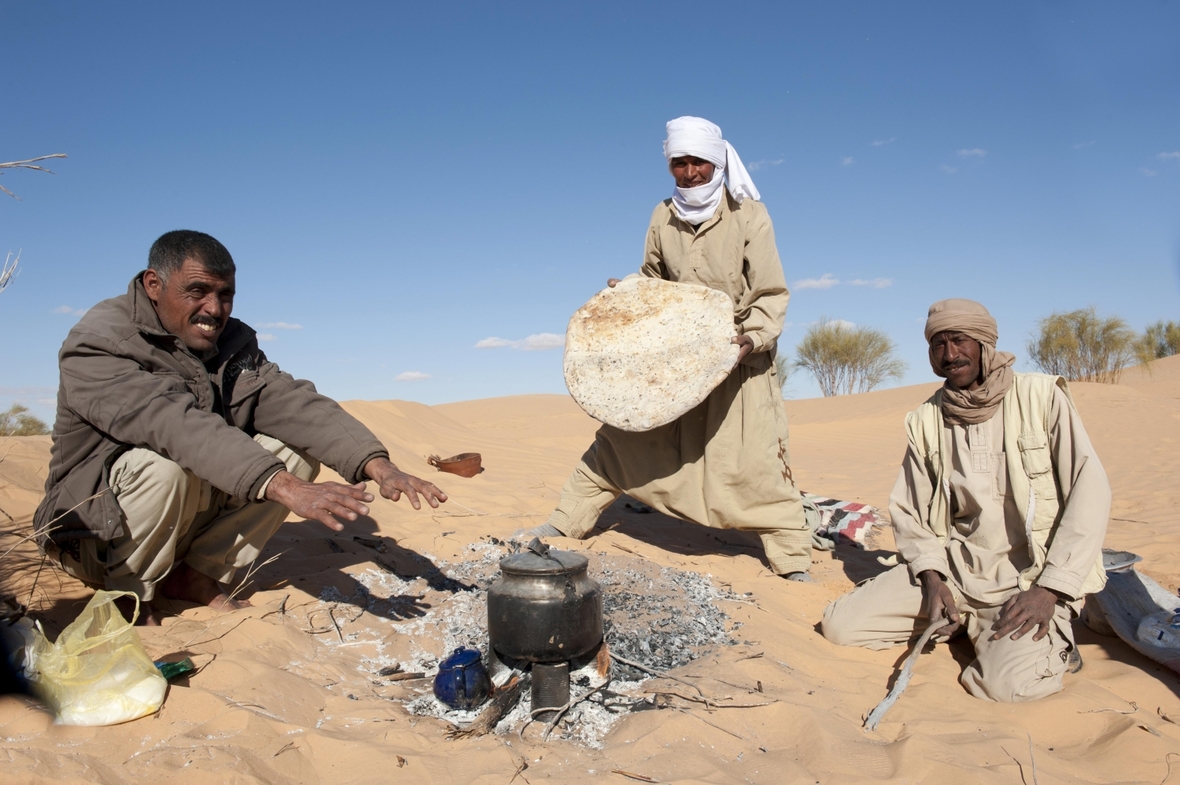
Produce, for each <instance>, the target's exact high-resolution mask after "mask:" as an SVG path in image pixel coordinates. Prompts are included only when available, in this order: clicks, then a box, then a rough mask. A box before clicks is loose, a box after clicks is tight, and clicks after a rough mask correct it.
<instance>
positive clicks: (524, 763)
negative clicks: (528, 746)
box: [508, 755, 532, 785]
mask: <svg viewBox="0 0 1180 785" xmlns="http://www.w3.org/2000/svg"><path fill="white" fill-rule="evenodd" d="M528 767H529V762H528V761H527V760H525V758H524V756H523V755H521V756H520V764H519V765H518V766H517V767H516V771H514V772H512V779H510V780H508V785H512V783H514V782H516V778H517V777H520V778H521V779H522V780H524V781H525V785H532V784H531V783H530V782H529V779H528V777H526V776H524V771H525V769H527V768H528Z"/></svg>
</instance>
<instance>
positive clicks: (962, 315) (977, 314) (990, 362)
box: [926, 299, 1016, 425]
mask: <svg viewBox="0 0 1180 785" xmlns="http://www.w3.org/2000/svg"><path fill="white" fill-rule="evenodd" d="M947 330H951V331H953V332H959V333H963V334H964V335H966V336H968V337H971V338H974V339H975V340H977V341H979V346H980V349H981V351H980V353H979V364H980V372H981V374H982V376H983V384H982V385H980V386H979V387H977V388H976V389H974V390H957V389H955V388H954V387H951V386H950V385H949V384H943V386H942V414H943V416H944V417H945V418H946V419H947V420H949V421H950V422H952V423H954V424H956V425H973V424H975V423H981V422H987V421H988V420H990V419H991V418H992V416H993V415H994V414H995V413H996V410H997V409H999V408H1000V405H1001V404H1003V402H1004V395H1005V394H1006V393H1007V392H1008V388H1009V387H1011V386H1012V364H1013V363H1015V362H1016V355H1014V354H1010V353H1008V352H997V351H996V340H997V339H998V338H999V332H998V330H997V328H996V320H995V319H994V318H992V315H991V314H990V313H988V311H987V309H986V308H984V307H983V306H982V305H980V304H979V303H977V302H975V301H974V300H961V299H953V300H939V301H938V302H936V303H935V304H934V305H932V306H930V313H929V314H928V315H927V317H926V342H927V343H929V342H930V339H931V338H933V337H934V336H935V335H937V334H938V333H941V332H945V331H947ZM929 357H930V367H931V368H933V369H934V373H935V375H936V376H943V377H944V378H945V375H944V374H943V372H942V369H941V368H939V367H938V363H937V362H935V359H934V350H933V348H932V349H931V350H930V351H929Z"/></svg>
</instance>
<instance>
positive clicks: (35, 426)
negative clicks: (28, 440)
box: [0, 403, 49, 436]
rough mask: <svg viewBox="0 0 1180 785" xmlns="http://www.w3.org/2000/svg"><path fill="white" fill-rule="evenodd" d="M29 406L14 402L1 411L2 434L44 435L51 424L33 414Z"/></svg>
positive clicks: (0, 426)
mask: <svg viewBox="0 0 1180 785" xmlns="http://www.w3.org/2000/svg"><path fill="white" fill-rule="evenodd" d="M28 411H29V410H28V408H27V407H24V406H21V405H20V404H19V403H14V404H13V405H12V406H10V407H8V411H5V412H0V436H44V435H45V434H47V433H49V426H47V425H46V424H45V423H43V422H41V420H39V419H37V418H36V417H34V416H33V415H31V414H28Z"/></svg>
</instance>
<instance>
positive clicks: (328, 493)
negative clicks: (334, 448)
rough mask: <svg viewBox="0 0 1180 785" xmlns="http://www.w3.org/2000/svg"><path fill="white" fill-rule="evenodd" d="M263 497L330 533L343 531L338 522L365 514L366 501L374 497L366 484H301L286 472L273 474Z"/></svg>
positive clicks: (366, 512) (367, 512) (367, 511)
mask: <svg viewBox="0 0 1180 785" xmlns="http://www.w3.org/2000/svg"><path fill="white" fill-rule="evenodd" d="M266 498H267V499H269V500H270V501H272V502H278V503H279V504H281V505H283V506H284V507H286V508H287V509H288V510H290V511H291V512H293V513H295V514H296V515H300V516H302V517H304V518H307V519H308V520H316V521H319V522H320V523H322V524H324V525H325V526H327V527H328V528H329V529H331V530H333V531H342V530H343V529H344V525H343V524H342V523H340V520H338V519H344V520H348V521H355V520H356V519H357V516H358V515H368V514H369V508H368V506H367V505H366V504H365V502H371V501H373V494H371V493H369V492H368V491H366V490H365V484H364V483H363V482H358V483H357V484H356V485H341V484H340V483H338V482H304V481H303V480H301V479H299V478H298V477H296V476H295V475H294V474H291V473H290V472H287V471H281V472H279V473H278V474H276V475H275V476H274V477H273V478H272V479H271V481H270V484H269V485H267V486H266Z"/></svg>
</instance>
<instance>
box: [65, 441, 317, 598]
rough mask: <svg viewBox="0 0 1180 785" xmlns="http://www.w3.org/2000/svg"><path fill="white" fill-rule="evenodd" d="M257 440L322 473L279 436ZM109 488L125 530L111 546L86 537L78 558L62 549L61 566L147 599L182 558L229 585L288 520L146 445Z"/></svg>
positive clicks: (115, 471)
mask: <svg viewBox="0 0 1180 785" xmlns="http://www.w3.org/2000/svg"><path fill="white" fill-rule="evenodd" d="M254 441H256V442H258V443H259V444H260V445H262V446H263V447H265V448H266V449H267V450H269V451H270V452H271V453H272V454H274V455H275V456H276V457H278V458H279V459H280V460H281V461H283V463H284V464H286V466H287V471H289V472H291V473H292V474H294V475H295V476H296V477H298V478H299V479H301V480H305V481H311V479H312V478H314V477H315V476H316V474H318V473H319V462H318V461H316V460H315V459H314V458H311V457H310V456H308V455H306V454H304V453H301V452H299V451H297V450H295V449H294V448H292V447H288V446H287V445H286V444H284V443H283V442H281V441H279V440H278V439H275V438H272V437H270V436H266V435H265V434H258V435H257V436H255V437H254ZM110 486H111V491H112V492H113V493H114V495H115V499H116V500H117V501H118V502H119V507H120V508H122V510H123V515H124V527H123V529H122V530H121V531H120V533H119V534H118V535H116V536H115V538H114V539H113V540H111V541H110V542H103V541H100V540H96V539H87V540H82V541H81V542H80V547H79V551H78V554H77V558H75V557H74V556H73V555H72V554H69V553H66V552H62V554H61V560H62V567H63V568H65V571H66V572H68V573H69V574H71V575H73V576H74V577H75V578H78V579H79V580H82V581H84V582H86V583H89V584H91V585H95V586H102V587H104V588H106V589H108V590H111V591H132V592H135V593H136V594H137V595H139V597H140V599H141V600H144V601H145V602H147V601H150V600H151V599H152V598H153V597H155V593H156V584H158V583H159V582H160V581H162V580H163V579H164V578H165V577H166V576H167V575H168V573H169V571H171V569H172V566H173V565H174V564H175V563H176V561H177V560H182V561H184V563H185V564H187V565H188V566H190V567H192V568H193V569H194V570H196V571H197V572H199V573H201V574H202V575H206V576H208V577H210V578H213V579H214V580H216V581H220V582H221V583H228V582H229V581H231V580H232V579H233V577H234V573H235V572H236V571H237V569H238V568H239V567H245V566H246V565H248V564H250V563H251V562H252V561H254V560H255V559H257V558H258V554H259V553H261V552H262V549H263V547H264V546H265V545H266V542H267V540H269V539H270V538H271V537H272V536H273V535H274V533H275V532H276V531H278V529H279V526H280V525H282V523H283V520H284V519H286V517H287V508H286V507H284V506H282V505H281V504H278V503H276V502H252V501H246V500H244V499H238V498H236V497H234V496H230V495H229V494H227V493H225V492H224V491H220V490H218V489H216V488H214V487H213V486H212V485H210V484H209V483H207V482H205V481H204V480H202V479H201V478H200V477H198V476H197V475H195V474H193V473H192V472H190V471H188V470H186V469H183V468H181V466H180V464H178V463H176V462H174V461H170V460H168V459H167V458H165V457H163V456H161V455H159V454H157V453H155V452H152V451H151V450H148V449H145V448H142V447H137V448H135V449H133V450H129V451H128V452H126V453H124V454H123V455H121V456H119V458H118V459H117V460H116V461H115V462H114V463H113V464H112V465H111V471H110Z"/></svg>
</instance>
